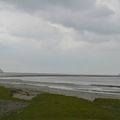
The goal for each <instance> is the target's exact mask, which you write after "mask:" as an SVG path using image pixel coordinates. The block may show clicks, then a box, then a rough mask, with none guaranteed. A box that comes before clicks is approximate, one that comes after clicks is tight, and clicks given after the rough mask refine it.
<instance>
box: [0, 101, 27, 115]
mask: <svg viewBox="0 0 120 120" xmlns="http://www.w3.org/2000/svg"><path fill="white" fill-rule="evenodd" d="M26 106H27V104H26V103H25V102H15V101H10V100H0V117H1V116H3V115H6V114H10V113H11V112H15V111H16V110H20V109H23V108H25V107H26Z"/></svg>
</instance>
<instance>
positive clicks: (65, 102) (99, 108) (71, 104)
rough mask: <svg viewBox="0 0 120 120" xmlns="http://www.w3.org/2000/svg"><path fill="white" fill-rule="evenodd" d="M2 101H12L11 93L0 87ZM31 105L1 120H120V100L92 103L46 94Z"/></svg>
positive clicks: (100, 100)
mask: <svg viewBox="0 0 120 120" xmlns="http://www.w3.org/2000/svg"><path fill="white" fill-rule="evenodd" d="M3 94H4V95H3ZM0 99H2V100H3V99H12V98H11V93H10V91H9V90H8V89H5V88H3V87H2V88H1V87H0ZM29 103H30V104H29V106H28V107H26V108H25V109H24V110H22V111H17V112H16V113H11V114H10V115H9V116H4V117H2V118H1V119H0V120H120V114H119V113H120V100H112V99H98V100H95V101H94V102H90V101H87V100H83V99H78V98H75V97H68V96H63V95H54V94H47V93H44V94H41V95H38V96H37V97H35V98H34V99H33V100H31V101H29Z"/></svg>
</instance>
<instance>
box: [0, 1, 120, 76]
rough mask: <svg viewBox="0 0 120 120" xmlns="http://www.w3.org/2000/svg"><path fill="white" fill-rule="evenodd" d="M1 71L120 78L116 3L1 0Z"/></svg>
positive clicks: (118, 5)
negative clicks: (102, 75)
mask: <svg viewBox="0 0 120 120" xmlns="http://www.w3.org/2000/svg"><path fill="white" fill-rule="evenodd" d="M0 68H2V69H3V70H4V71H13V72H60V73H79V74H118V73H120V0H0Z"/></svg>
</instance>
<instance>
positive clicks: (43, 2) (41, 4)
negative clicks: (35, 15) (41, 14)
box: [3, 0, 95, 10]
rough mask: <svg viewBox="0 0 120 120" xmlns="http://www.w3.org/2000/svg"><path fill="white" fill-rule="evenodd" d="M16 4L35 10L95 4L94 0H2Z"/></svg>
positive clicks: (89, 6)
mask: <svg viewBox="0 0 120 120" xmlns="http://www.w3.org/2000/svg"><path fill="white" fill-rule="evenodd" d="M3 1H5V2H8V3H11V4H16V5H17V6H18V7H21V8H22V9H26V10H27V9H28V10H31V9H32V10H36V9H41V8H42V9H43V8H47V7H49V6H62V7H65V8H68V9H72V10H80V9H84V10H85V9H88V8H91V7H94V6H95V0H3Z"/></svg>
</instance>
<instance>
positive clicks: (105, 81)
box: [2, 76, 120, 93]
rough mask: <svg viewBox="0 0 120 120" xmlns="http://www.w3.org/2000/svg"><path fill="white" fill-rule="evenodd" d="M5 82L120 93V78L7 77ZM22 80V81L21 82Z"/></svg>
mask: <svg viewBox="0 0 120 120" xmlns="http://www.w3.org/2000/svg"><path fill="white" fill-rule="evenodd" d="M4 79H10V80H7V81H6V80H4V81H3V80H2V81H3V82H5V81H6V82H10V83H11V84H27V85H34V86H47V87H49V88H56V89H65V90H66V89H67V90H76V91H81V90H82V91H95V92H111V93H120V77H78V76H77V77H71V76H70V77H69V76H67V77H63V76H59V77H53V76H52V77H45V76H44V77H32V76H31V77H13V78H12V77H6V78H4ZM21 80H22V81H21Z"/></svg>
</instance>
